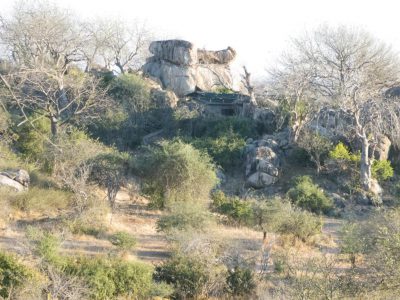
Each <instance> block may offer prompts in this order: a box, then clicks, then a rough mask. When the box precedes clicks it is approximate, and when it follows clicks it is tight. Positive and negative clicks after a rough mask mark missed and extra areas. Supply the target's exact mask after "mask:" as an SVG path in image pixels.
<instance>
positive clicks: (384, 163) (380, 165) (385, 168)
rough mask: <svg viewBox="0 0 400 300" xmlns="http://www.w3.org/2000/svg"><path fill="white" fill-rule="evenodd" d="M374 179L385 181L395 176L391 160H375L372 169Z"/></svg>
mask: <svg viewBox="0 0 400 300" xmlns="http://www.w3.org/2000/svg"><path fill="white" fill-rule="evenodd" d="M371 174H372V177H374V178H376V179H377V180H378V181H380V182H381V181H385V180H388V179H389V178H392V177H393V175H394V170H393V167H392V165H391V163H390V161H389V160H374V162H373V163H372V167H371Z"/></svg>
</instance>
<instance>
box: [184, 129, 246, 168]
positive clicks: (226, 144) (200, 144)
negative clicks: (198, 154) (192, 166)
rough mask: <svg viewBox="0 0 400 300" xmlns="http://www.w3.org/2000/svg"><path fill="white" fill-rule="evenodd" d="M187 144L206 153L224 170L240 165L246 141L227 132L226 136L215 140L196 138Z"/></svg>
mask: <svg viewBox="0 0 400 300" xmlns="http://www.w3.org/2000/svg"><path fill="white" fill-rule="evenodd" d="M189 142H190V143H191V144H192V145H193V146H194V147H196V148H197V149H200V150H203V151H207V152H208V154H209V155H210V156H211V157H212V158H213V159H214V161H215V162H216V163H217V164H218V165H220V166H221V167H223V168H224V169H229V168H232V167H235V166H238V165H241V164H242V153H243V148H244V146H245V145H246V141H245V140H244V138H243V137H241V136H240V135H239V134H237V133H233V132H232V131H229V132H228V133H227V134H226V135H222V136H219V137H216V138H212V137H204V138H197V139H193V140H191V141H189Z"/></svg>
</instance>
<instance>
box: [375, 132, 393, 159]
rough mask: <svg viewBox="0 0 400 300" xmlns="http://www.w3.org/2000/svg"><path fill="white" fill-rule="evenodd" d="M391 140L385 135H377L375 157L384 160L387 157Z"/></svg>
mask: <svg viewBox="0 0 400 300" xmlns="http://www.w3.org/2000/svg"><path fill="white" fill-rule="evenodd" d="M391 145H392V142H391V141H390V140H389V138H388V137H387V136H385V135H380V136H379V137H378V140H377V143H376V148H375V153H374V154H375V159H378V160H386V159H388V158H389V152H390V146H391Z"/></svg>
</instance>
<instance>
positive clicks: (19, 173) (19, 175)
mask: <svg viewBox="0 0 400 300" xmlns="http://www.w3.org/2000/svg"><path fill="white" fill-rule="evenodd" d="M29 183H30V177H29V174H28V172H27V171H25V170H22V169H20V170H7V171H3V172H0V186H7V187H10V188H12V189H14V190H15V191H17V192H22V191H24V190H26V189H27V188H28V186H29Z"/></svg>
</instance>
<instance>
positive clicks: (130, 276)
mask: <svg viewBox="0 0 400 300" xmlns="http://www.w3.org/2000/svg"><path fill="white" fill-rule="evenodd" d="M64 272H65V273H67V274H69V275H73V276H77V277H80V278H82V280H84V281H85V282H86V283H87V285H88V286H89V288H90V290H91V298H92V299H99V300H103V299H104V300H106V299H117V298H118V297H126V298H129V299H146V297H147V296H148V295H149V294H150V292H151V290H152V285H153V282H152V273H153V269H152V267H151V266H149V265H146V264H143V263H139V262H135V263H133V262H125V261H122V260H119V259H106V258H101V257H96V258H93V257H90V258H89V257H78V258H71V259H69V260H68V262H67V264H66V265H65V267H64Z"/></svg>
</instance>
